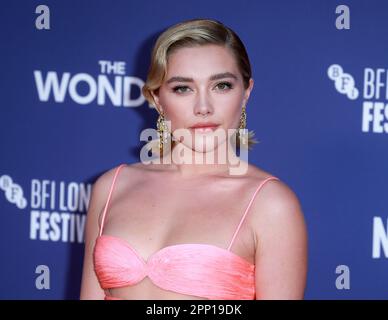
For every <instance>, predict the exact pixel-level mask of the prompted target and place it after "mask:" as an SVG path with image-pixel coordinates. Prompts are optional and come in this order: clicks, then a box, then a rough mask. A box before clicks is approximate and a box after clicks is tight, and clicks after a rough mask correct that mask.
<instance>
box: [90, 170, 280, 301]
mask: <svg viewBox="0 0 388 320" xmlns="http://www.w3.org/2000/svg"><path fill="white" fill-rule="evenodd" d="M124 165H125V164H122V165H120V166H119V167H118V169H117V170H116V172H115V175H114V178H113V183H112V185H111V189H110V192H109V195H108V200H107V202H106V205H105V208H104V212H103V217H102V222H101V228H100V233H99V236H98V237H97V239H96V243H95V247H94V253H93V258H94V269H95V272H96V275H97V278H98V280H99V283H100V286H101V288H102V289H104V290H106V289H112V288H119V287H126V286H132V285H135V284H137V283H139V282H140V281H142V280H143V279H144V278H145V277H148V278H149V279H150V280H151V281H152V282H153V283H154V284H155V285H156V286H158V287H160V288H162V289H164V290H169V291H172V292H176V293H181V294H186V295H193V296H198V297H202V298H206V299H211V300H252V299H255V265H254V264H251V263H250V262H248V261H247V260H245V259H244V258H242V257H240V256H238V255H237V254H235V253H233V252H232V251H231V250H230V248H231V247H232V245H233V242H234V240H235V238H236V236H237V233H238V231H239V229H240V227H241V225H242V223H243V221H244V220H245V217H246V215H247V213H248V211H249V208H250V207H251V205H252V203H253V200H254V198H255V196H256V194H257V193H258V191H259V190H260V189H261V187H262V186H263V185H264V183H266V182H267V181H269V180H271V179H275V180H279V179H278V178H276V177H269V178H267V179H265V180H264V181H263V182H262V183H261V184H260V185H259V186H258V188H257V189H256V191H255V193H254V194H253V196H252V199H251V201H250V202H249V204H248V206H247V208H246V210H245V212H244V214H243V216H242V218H241V220H240V223H239V224H238V226H237V228H236V230H235V232H234V234H233V237H232V239H231V241H230V244H229V246H228V248H227V249H224V248H221V247H218V246H215V245H211V244H201V243H185V244H177V245H171V246H167V247H164V248H162V249H160V250H158V251H157V252H155V253H153V254H152V255H151V256H150V257H149V258H148V259H147V260H145V259H143V258H142V257H141V255H140V254H139V253H138V252H137V251H136V249H134V248H133V247H132V246H131V245H130V244H129V243H128V242H127V241H125V240H124V239H121V238H118V237H114V236H110V235H103V234H102V230H103V225H104V220H105V215H106V211H107V208H108V205H109V201H110V198H111V195H112V191H113V187H114V184H115V181H116V178H117V175H118V173H119V171H120V169H121V168H122V167H123V166H124ZM105 299H106V300H119V298H116V297H113V296H110V295H106V296H105Z"/></svg>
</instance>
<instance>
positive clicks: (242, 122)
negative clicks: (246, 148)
mask: <svg viewBox="0 0 388 320" xmlns="http://www.w3.org/2000/svg"><path fill="white" fill-rule="evenodd" d="M246 126H247V112H246V107H245V105H243V107H242V112H241V116H240V126H239V130H238V133H237V134H238V135H237V138H238V139H240V129H245V128H246ZM246 143H247V141H246V135H245V134H244V135H243V138H242V144H243V145H245V144H246Z"/></svg>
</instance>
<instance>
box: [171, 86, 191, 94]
mask: <svg viewBox="0 0 388 320" xmlns="http://www.w3.org/2000/svg"><path fill="white" fill-rule="evenodd" d="M181 89H188V87H187V86H176V87H174V88H172V91H173V92H177V93H185V92H186V90H183V91H182V90H181Z"/></svg>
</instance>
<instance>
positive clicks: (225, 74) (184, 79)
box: [166, 72, 238, 84]
mask: <svg viewBox="0 0 388 320" xmlns="http://www.w3.org/2000/svg"><path fill="white" fill-rule="evenodd" d="M224 78H233V79H235V80H237V79H238V78H237V76H236V75H235V74H233V73H231V72H223V73H217V74H213V75H212V76H210V77H209V80H211V81H213V80H219V79H224ZM171 82H194V80H193V78H187V77H179V76H177V77H171V78H170V79H168V80H167V82H166V83H167V84H169V83H171Z"/></svg>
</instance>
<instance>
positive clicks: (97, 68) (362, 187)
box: [0, 0, 388, 299]
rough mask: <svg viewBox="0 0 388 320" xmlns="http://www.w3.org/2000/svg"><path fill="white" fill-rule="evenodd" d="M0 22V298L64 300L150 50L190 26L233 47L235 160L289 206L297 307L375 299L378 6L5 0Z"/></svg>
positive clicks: (385, 128)
mask: <svg viewBox="0 0 388 320" xmlns="http://www.w3.org/2000/svg"><path fill="white" fill-rule="evenodd" d="M0 17H1V19H0V24H1V28H0V35H1V51H0V55H1V74H0V90H1V101H0V104H1V109H0V132H1V134H0V139H1V140H0V141H1V157H0V191H1V192H0V214H1V220H0V221H1V222H0V246H1V250H0V257H1V266H0V287H1V289H0V298H1V299H78V298H79V291H80V282H81V273H82V263H83V250H84V249H83V244H84V227H85V217H86V212H87V207H88V203H89V200H90V195H91V187H92V184H93V183H94V181H95V180H96V179H97V177H98V176H100V175H101V174H102V173H104V172H105V171H106V170H109V169H111V168H113V167H115V166H117V165H119V164H121V163H134V162H138V161H140V157H139V154H140V150H141V148H142V147H143V146H144V142H142V141H141V140H140V133H141V131H142V130H144V129H146V128H156V120H157V115H158V114H157V112H156V111H155V109H153V108H152V107H150V106H149V105H148V103H146V101H145V99H144V97H143V96H142V94H141V92H140V89H141V87H142V85H143V84H144V81H145V79H146V74H147V70H148V65H149V59H150V53H151V49H152V46H153V44H154V42H155V40H156V38H157V36H158V35H159V34H160V33H161V32H162V31H163V30H165V28H167V27H169V26H171V25H173V24H175V23H178V22H181V21H183V20H187V19H192V18H211V19H216V20H219V21H221V22H222V23H224V24H225V25H227V26H229V27H231V28H232V29H233V30H234V31H236V32H237V34H238V35H239V36H240V38H241V39H242V40H243V42H244V44H245V46H246V48H247V51H248V54H249V57H250V60H251V64H252V68H253V78H254V80H255V86H254V89H253V92H252V94H251V98H250V100H249V103H248V105H247V127H248V129H249V130H254V131H255V133H256V137H257V139H258V140H259V141H260V143H259V144H257V145H255V146H254V148H253V150H252V151H250V153H249V162H251V163H253V164H255V165H256V166H258V167H259V168H262V169H264V170H266V171H268V172H270V173H271V174H273V175H275V176H277V177H279V178H280V179H281V180H282V181H283V182H285V183H286V184H287V185H288V186H289V187H290V188H291V189H292V190H293V191H294V192H295V193H296V195H297V196H298V198H299V200H300V203H301V205H302V208H303V212H304V215H305V218H306V223H307V228H308V235H309V254H308V265H309V269H308V278H307V288H306V292H305V298H306V299H387V298H388V221H387V218H388V41H387V39H388V38H387V37H388V1H363V0H359V1H358V0H357V1H356V0H355V1H346V3H343V2H339V1H322V0H320V1H318V0H313V1H311V0H294V1H288V0H287V1H286V0H282V1H280V0H277V1H269V0H268V1H245V0H242V1H237V2H236V1H228V0H226V1H222V2H209V1H205V0H197V1H192V2H190V1H188V2H187V1H186V2H182V1H177V0H169V1H151V0H149V1H124V0H121V1H108V0H99V1H86V0H84V1H75V0H70V1H44V2H38V1H8V2H6V3H3V4H2V9H1V10H0Z"/></svg>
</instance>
